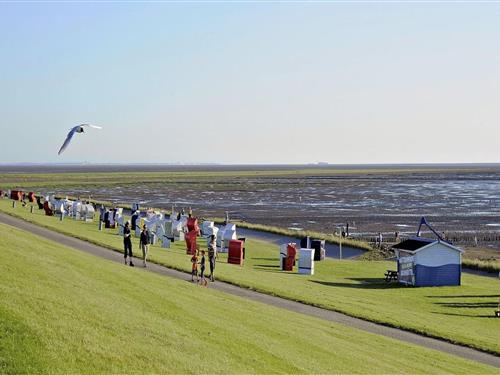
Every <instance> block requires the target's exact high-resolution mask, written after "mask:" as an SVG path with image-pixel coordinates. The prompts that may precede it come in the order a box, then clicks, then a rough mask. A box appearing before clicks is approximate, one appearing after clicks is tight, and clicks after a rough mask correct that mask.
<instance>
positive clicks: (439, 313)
mask: <svg viewBox="0 0 500 375" xmlns="http://www.w3.org/2000/svg"><path fill="white" fill-rule="evenodd" d="M432 313H433V314H437V315H447V316H465V317H468V318H482V319H484V318H495V319H498V318H497V317H496V316H495V314H493V312H492V313H491V315H484V314H483V315H472V314H453V313H443V312H437V311H432ZM499 320H500V319H499Z"/></svg>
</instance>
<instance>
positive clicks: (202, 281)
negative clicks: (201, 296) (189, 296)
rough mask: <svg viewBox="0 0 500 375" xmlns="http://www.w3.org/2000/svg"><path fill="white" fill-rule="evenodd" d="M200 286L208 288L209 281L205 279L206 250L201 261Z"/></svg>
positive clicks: (202, 253)
mask: <svg viewBox="0 0 500 375" xmlns="http://www.w3.org/2000/svg"><path fill="white" fill-rule="evenodd" d="M200 277H201V279H200V285H203V286H207V285H208V281H207V279H206V278H205V250H202V251H201V261H200Z"/></svg>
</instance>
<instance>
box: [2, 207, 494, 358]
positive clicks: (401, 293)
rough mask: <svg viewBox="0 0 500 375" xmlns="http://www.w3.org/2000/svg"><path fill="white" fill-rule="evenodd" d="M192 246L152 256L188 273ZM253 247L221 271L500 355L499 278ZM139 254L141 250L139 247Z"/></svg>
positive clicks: (67, 224) (75, 231) (109, 237)
mask: <svg viewBox="0 0 500 375" xmlns="http://www.w3.org/2000/svg"><path fill="white" fill-rule="evenodd" d="M0 210H2V211H6V212H10V213H11V214H12V213H14V214H16V215H18V216H21V217H23V218H25V219H28V220H30V221H32V222H35V223H37V224H39V225H43V226H46V227H49V228H52V229H54V230H57V231H60V232H63V233H66V234H69V235H72V236H75V237H79V238H82V239H86V240H88V241H91V242H94V243H97V244H100V245H103V246H106V247H109V248H111V249H115V250H117V251H121V249H122V239H121V238H120V237H119V236H117V235H116V231H115V230H113V231H102V232H99V231H97V224H96V223H81V222H75V221H72V220H69V219H68V220H65V221H64V222H60V221H59V220H58V219H57V218H55V217H45V216H43V215H42V214H41V213H40V212H38V211H36V213H35V214H30V213H29V209H27V208H22V207H18V208H16V209H12V208H11V206H10V202H9V201H7V200H4V201H1V200H0ZM136 245H137V240H134V246H136ZM184 247H185V245H184V243H175V244H174V247H173V248H172V249H168V250H167V249H161V248H159V247H153V248H152V250H151V260H152V261H154V262H156V263H159V264H163V265H166V266H168V267H172V268H176V269H180V270H184V271H188V270H189V269H190V263H189V257H187V256H186V255H185V250H184ZM246 247H247V255H248V256H247V259H246V261H245V265H244V267H242V268H240V267H238V266H234V265H229V264H227V263H225V256H224V255H222V256H221V259H220V260H219V262H218V264H217V272H216V273H217V277H218V278H219V279H220V280H224V281H228V282H230V283H233V284H236V285H240V286H242V287H246V288H251V289H255V290H258V291H262V292H264V293H268V294H274V295H279V296H282V297H284V298H288V299H292V300H297V301H301V302H304V303H308V304H313V305H317V306H320V307H323V308H327V309H332V310H336V311H341V312H344V313H346V314H348V315H352V316H356V317H360V318H363V319H366V320H371V321H375V322H379V323H383V324H387V325H390V326H394V327H399V328H403V329H406V330H411V331H415V332H419V333H422V334H425V335H429V336H434V337H439V338H443V339H446V340H448V341H451V342H456V343H460V344H463V345H468V346H471V347H475V348H478V349H481V350H484V351H490V352H493V353H496V354H500V340H498V337H500V320H498V319H494V318H493V310H494V308H495V307H496V305H497V304H498V302H499V300H500V293H499V291H500V281H499V280H498V279H495V278H491V277H482V276H475V275H469V274H462V284H463V285H462V286H458V287H436V288H408V287H402V286H399V285H397V284H390V285H387V284H386V283H385V282H384V281H383V274H384V272H385V270H386V269H394V268H395V266H396V265H395V263H393V262H374V261H337V260H332V259H328V260H325V261H322V262H317V263H316V274H315V275H314V276H312V277H308V276H303V275H298V274H297V273H287V272H280V271H279V270H278V253H279V251H278V248H277V246H276V245H272V244H269V243H266V242H261V241H252V240H249V241H248V243H247V245H246ZM134 251H135V253H136V254H138V252H137V249H136V248H134Z"/></svg>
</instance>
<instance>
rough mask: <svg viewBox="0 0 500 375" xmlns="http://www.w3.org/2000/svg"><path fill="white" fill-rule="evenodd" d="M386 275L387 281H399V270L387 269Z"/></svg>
mask: <svg viewBox="0 0 500 375" xmlns="http://www.w3.org/2000/svg"><path fill="white" fill-rule="evenodd" d="M384 275H385V282H386V283H388V282H390V281H398V271H393V270H387V272H386V273H385V274H384Z"/></svg>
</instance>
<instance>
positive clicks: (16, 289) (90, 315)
mask: <svg viewBox="0 0 500 375" xmlns="http://www.w3.org/2000/svg"><path fill="white" fill-rule="evenodd" d="M0 232H1V233H2V235H1V242H0V300H1V301H2V304H1V306H0V338H1V339H0V372H1V373H5V374H16V373H36V374H44V373H50V374H54V373H61V374H67V373H86V374H94V373H131V372H135V373H138V372H139V373H152V372H153V373H160V372H171V373H233V374H236V373H370V374H372V373H408V372H413V373H426V374H439V373H455V374H488V373H491V374H494V373H497V370H496V369H494V368H490V367H487V366H483V365H480V364H477V363H472V362H469V361H466V360H462V359H460V358H457V357H453V356H450V355H446V354H442V353H440V352H437V351H432V350H428V349H425V348H422V347H417V346H412V345H409V344H405V343H402V342H397V341H395V340H392V339H389V338H385V337H382V336H377V335H373V334H368V333H364V332H361V331H358V330H355V329H351V328H348V327H345V326H342V325H338V324H333V323H328V322H325V321H321V320H319V319H315V318H309V317H306V316H303V315H300V314H295V313H292V312H287V311H284V310H280V309H277V308H273V307H270V306H267V305H262V304H259V303H255V302H251V301H247V300H244V299H241V298H238V297H233V296H230V295H226V294H224V293H221V292H217V291H215V290H210V289H205V288H202V287H198V286H196V285H193V284H191V283H189V282H185V281H180V280H175V279H171V278H167V277H162V276H159V275H156V274H152V273H149V272H146V271H144V270H142V269H140V268H135V269H134V268H130V267H125V266H123V265H121V264H118V263H113V262H110V261H106V260H102V259H100V258H96V257H93V256H91V255H88V254H85V253H81V252H78V251H75V250H72V249H68V248H65V247H63V246H61V245H58V244H56V243H53V242H51V241H47V240H44V239H41V238H38V237H36V236H33V235H30V234H26V233H25V232H21V231H18V230H16V229H14V228H12V227H8V226H6V225H0Z"/></svg>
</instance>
